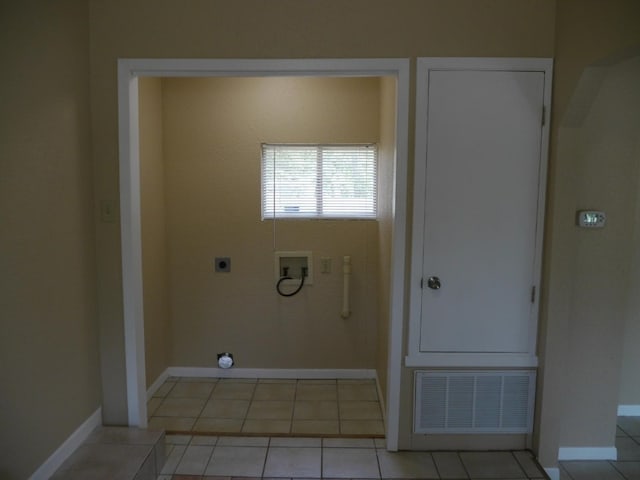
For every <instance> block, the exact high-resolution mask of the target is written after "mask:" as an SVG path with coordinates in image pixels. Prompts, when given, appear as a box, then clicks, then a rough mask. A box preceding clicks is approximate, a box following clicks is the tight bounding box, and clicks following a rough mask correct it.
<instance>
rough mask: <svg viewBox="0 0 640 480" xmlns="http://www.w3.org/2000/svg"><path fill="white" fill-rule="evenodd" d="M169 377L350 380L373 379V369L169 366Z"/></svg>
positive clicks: (374, 374)
mask: <svg viewBox="0 0 640 480" xmlns="http://www.w3.org/2000/svg"><path fill="white" fill-rule="evenodd" d="M167 373H168V375H169V376H171V377H217V378H286V379H292V378H302V379H308V380H313V379H323V378H337V379H341V380H350V379H358V378H368V379H375V378H376V371H375V370H373V369H315V368H293V369H289V368H227V369H223V368H214V367H169V368H168V369H167Z"/></svg>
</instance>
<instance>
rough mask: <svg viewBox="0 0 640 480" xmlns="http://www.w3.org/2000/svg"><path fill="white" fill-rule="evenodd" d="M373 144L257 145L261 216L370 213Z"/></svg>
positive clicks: (374, 170)
mask: <svg viewBox="0 0 640 480" xmlns="http://www.w3.org/2000/svg"><path fill="white" fill-rule="evenodd" d="M376 178H377V148H376V146H375V145H372V144H366V145H291V144H289V145H274V144H263V145H262V218H263V219H266V218H273V217H274V216H275V217H278V218H375V217H376V200H377V180H376Z"/></svg>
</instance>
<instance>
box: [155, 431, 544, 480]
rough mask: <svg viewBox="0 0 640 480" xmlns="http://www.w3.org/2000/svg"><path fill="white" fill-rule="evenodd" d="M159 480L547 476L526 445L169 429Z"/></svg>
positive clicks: (516, 479)
mask: <svg viewBox="0 0 640 480" xmlns="http://www.w3.org/2000/svg"><path fill="white" fill-rule="evenodd" d="M166 442H167V444H166V452H167V462H166V463H165V466H164V468H163V470H162V472H161V475H160V476H159V477H158V480H225V479H226V480H231V479H249V478H254V479H255V478H260V477H262V478H271V479H280V480H284V479H290V480H293V479H320V478H326V479H434V480H436V479H483V480H497V479H503V480H507V479H508V480H528V479H544V478H546V477H545V475H544V473H543V472H542V471H541V470H540V468H539V467H538V465H537V464H536V463H535V461H534V460H533V458H532V456H531V454H530V453H529V452H526V451H517V452H459V453H458V452H387V451H386V450H385V446H384V439H380V438H351V439H349V438H319V437H318V438H315V437H304V438H301V437H242V436H237V437H224V436H219V437H216V436H198V435H194V436H191V435H167V438H166Z"/></svg>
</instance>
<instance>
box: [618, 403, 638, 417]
mask: <svg viewBox="0 0 640 480" xmlns="http://www.w3.org/2000/svg"><path fill="white" fill-rule="evenodd" d="M618 416H620V417H640V405H618Z"/></svg>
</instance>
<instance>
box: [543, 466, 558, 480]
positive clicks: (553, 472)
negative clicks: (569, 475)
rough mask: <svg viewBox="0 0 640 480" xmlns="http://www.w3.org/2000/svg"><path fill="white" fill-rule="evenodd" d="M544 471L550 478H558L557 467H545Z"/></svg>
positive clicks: (556, 479) (552, 479)
mask: <svg viewBox="0 0 640 480" xmlns="http://www.w3.org/2000/svg"><path fill="white" fill-rule="evenodd" d="M544 472H545V473H546V474H547V477H549V479H550V480H560V469H559V468H545V469H544Z"/></svg>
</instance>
